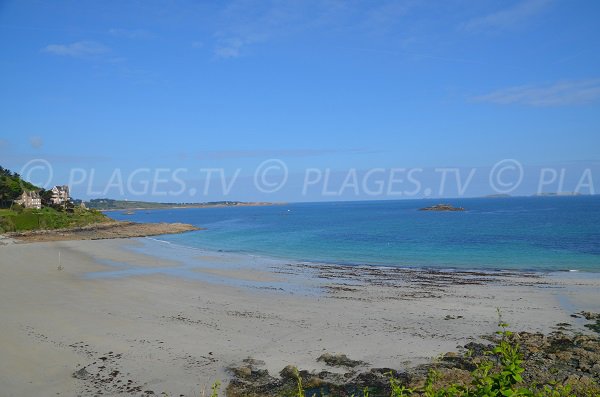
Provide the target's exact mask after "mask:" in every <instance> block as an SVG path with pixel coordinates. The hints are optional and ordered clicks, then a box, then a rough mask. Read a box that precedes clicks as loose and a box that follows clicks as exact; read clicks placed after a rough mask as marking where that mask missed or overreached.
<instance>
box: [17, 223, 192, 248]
mask: <svg viewBox="0 0 600 397" xmlns="http://www.w3.org/2000/svg"><path fill="white" fill-rule="evenodd" d="M192 230H200V228H198V227H196V226H193V225H189V224H186V223H136V222H123V221H108V222H102V223H96V224H93V225H87V226H81V227H75V228H67V229H52V230H31V231H26V232H15V233H7V234H6V237H9V238H11V239H14V240H17V242H19V243H33V242H45V241H66V240H102V239H112V238H128V237H146V236H157V235H161V234H177V233H183V232H188V231H192Z"/></svg>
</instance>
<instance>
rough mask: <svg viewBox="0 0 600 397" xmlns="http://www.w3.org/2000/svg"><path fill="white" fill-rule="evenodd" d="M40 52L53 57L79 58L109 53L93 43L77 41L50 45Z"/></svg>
mask: <svg viewBox="0 0 600 397" xmlns="http://www.w3.org/2000/svg"><path fill="white" fill-rule="evenodd" d="M42 51H44V52H47V53H49V54H54V55H60V56H70V57H76V58H79V57H90V56H98V55H102V54H104V53H107V52H109V51H110V49H109V48H108V47H106V46H104V45H103V44H100V43H97V42H94V41H77V42H75V43H71V44H50V45H47V46H46V47H45V48H44V49H43V50H42Z"/></svg>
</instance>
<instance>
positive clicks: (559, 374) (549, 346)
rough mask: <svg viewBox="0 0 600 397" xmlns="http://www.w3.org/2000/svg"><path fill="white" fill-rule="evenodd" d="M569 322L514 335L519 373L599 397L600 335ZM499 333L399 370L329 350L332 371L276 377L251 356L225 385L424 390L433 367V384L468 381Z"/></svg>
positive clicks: (526, 381) (290, 371)
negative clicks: (574, 328)
mask: <svg viewBox="0 0 600 397" xmlns="http://www.w3.org/2000/svg"><path fill="white" fill-rule="evenodd" d="M572 317H574V318H585V319H586V320H588V321H592V323H589V324H586V325H585V326H586V327H587V328H588V329H590V330H591V331H594V332H598V333H600V314H597V313H590V312H581V313H578V314H574V315H572ZM570 329H571V325H570V324H568V323H559V324H557V326H556V331H554V332H552V333H550V334H549V335H544V334H541V333H528V332H520V333H515V334H512V335H511V336H510V337H509V338H510V341H511V343H513V344H518V345H519V347H520V353H521V355H522V357H523V364H522V366H523V367H524V368H525V371H524V372H523V373H522V374H521V375H522V377H523V382H522V383H523V385H527V386H530V387H531V386H532V385H537V386H538V387H539V389H540V390H541V388H542V387H543V385H554V384H559V385H570V387H571V390H570V392H569V394H568V395H573V396H600V386H599V383H598V382H599V381H600V338H599V337H598V336H595V335H591V334H581V333H578V332H573V331H571V330H570ZM498 338H499V337H498V336H497V335H494V336H490V337H486V338H484V339H487V340H489V341H490V343H488V344H486V343H475V342H471V343H468V344H467V345H465V346H463V347H461V348H460V349H459V352H449V353H446V354H445V355H444V356H442V357H440V358H439V359H438V360H436V361H435V362H433V363H431V364H426V365H420V366H417V367H414V368H410V369H405V370H397V369H391V368H369V366H368V363H364V362H361V361H355V360H352V359H350V358H348V357H347V356H346V355H344V354H329V353H325V354H323V355H322V356H320V357H318V358H317V360H318V361H323V362H325V363H326V364H327V365H328V366H330V367H331V371H322V372H318V373H315V372H309V371H305V370H299V369H298V368H296V367H294V366H292V365H289V366H287V367H285V368H283V369H282V370H281V371H280V373H279V376H273V375H271V374H269V372H268V371H267V370H265V369H262V368H261V367H262V366H263V365H264V363H263V362H261V361H259V360H254V359H252V358H248V359H246V360H244V361H243V363H241V365H239V366H234V367H231V368H230V372H231V374H232V375H233V380H232V381H231V382H230V383H229V386H228V387H227V396H230V397H245V396H281V395H290V393H292V394H293V393H294V391H296V390H298V379H300V381H301V384H302V385H303V388H304V391H305V395H307V396H313V395H316V396H323V395H327V396H351V395H354V396H362V395H363V394H364V393H365V390H368V393H369V395H370V396H389V395H390V392H391V387H390V377H393V378H395V379H396V380H397V381H398V383H399V384H400V385H403V386H406V387H407V388H410V389H417V390H418V389H419V388H422V387H423V385H424V384H425V381H426V379H427V375H428V374H429V373H430V371H431V370H435V371H436V372H437V374H438V375H437V377H436V379H437V380H436V381H435V383H434V388H442V387H447V386H448V385H450V384H459V385H469V384H470V383H471V382H472V380H473V376H472V372H473V371H474V370H475V369H476V368H477V365H478V364H480V363H482V362H483V361H484V360H488V359H490V358H491V359H492V361H493V360H494V359H493V356H492V355H490V353H489V352H490V351H491V350H492V349H493V347H494V346H495V345H496V344H497V342H498Z"/></svg>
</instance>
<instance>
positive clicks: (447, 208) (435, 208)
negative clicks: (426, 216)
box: [419, 204, 465, 211]
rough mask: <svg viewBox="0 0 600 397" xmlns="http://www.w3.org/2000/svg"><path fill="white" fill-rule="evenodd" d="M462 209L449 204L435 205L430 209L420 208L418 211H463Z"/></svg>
mask: <svg viewBox="0 0 600 397" xmlns="http://www.w3.org/2000/svg"><path fill="white" fill-rule="evenodd" d="M464 210H465V209H464V208H463V207H454V206H452V205H450V204H436V205H432V206H431V207H424V208H420V209H419V211H464Z"/></svg>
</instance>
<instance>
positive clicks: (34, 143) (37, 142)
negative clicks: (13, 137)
mask: <svg viewBox="0 0 600 397" xmlns="http://www.w3.org/2000/svg"><path fill="white" fill-rule="evenodd" d="M29 145H31V147H32V148H34V149H40V148H41V147H42V146H44V140H43V139H42V137H40V136H32V137H30V138H29Z"/></svg>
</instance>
